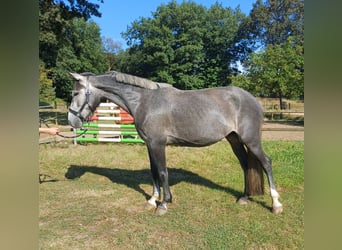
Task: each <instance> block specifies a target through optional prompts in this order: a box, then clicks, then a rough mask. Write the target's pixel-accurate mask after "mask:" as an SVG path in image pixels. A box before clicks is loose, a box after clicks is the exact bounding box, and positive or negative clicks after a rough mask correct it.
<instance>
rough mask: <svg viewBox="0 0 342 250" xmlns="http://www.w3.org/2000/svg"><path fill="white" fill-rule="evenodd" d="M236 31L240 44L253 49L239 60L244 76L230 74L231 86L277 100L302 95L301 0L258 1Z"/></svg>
mask: <svg viewBox="0 0 342 250" xmlns="http://www.w3.org/2000/svg"><path fill="white" fill-rule="evenodd" d="M239 33H242V34H243V35H242V37H243V38H242V40H241V44H240V45H243V46H245V47H246V48H248V47H249V48H252V49H253V50H254V52H252V53H250V54H249V56H248V57H246V58H244V60H243V66H244V67H245V69H246V72H245V73H244V75H242V76H233V77H232V82H233V84H234V85H237V86H241V87H243V88H245V89H247V90H249V91H251V92H252V93H253V94H255V95H258V96H267V97H278V98H279V101H280V103H281V102H282V98H283V97H287V98H299V97H303V96H304V48H303V46H304V1H303V0H284V1H277V0H268V1H265V2H262V1H261V0H258V1H257V2H256V3H255V4H254V5H253V9H252V11H251V13H250V15H249V16H248V17H247V18H246V19H244V20H243V22H242V23H241V25H240V30H239ZM240 35H241V34H240ZM256 48H258V49H256ZM280 107H282V105H280Z"/></svg>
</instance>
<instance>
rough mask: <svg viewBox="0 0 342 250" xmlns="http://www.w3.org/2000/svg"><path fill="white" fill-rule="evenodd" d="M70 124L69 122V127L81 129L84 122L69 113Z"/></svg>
mask: <svg viewBox="0 0 342 250" xmlns="http://www.w3.org/2000/svg"><path fill="white" fill-rule="evenodd" d="M68 122H69V125H70V126H72V127H73V128H81V127H82V124H83V121H82V120H81V118H80V117H78V116H76V115H75V114H73V113H70V112H69V113H68Z"/></svg>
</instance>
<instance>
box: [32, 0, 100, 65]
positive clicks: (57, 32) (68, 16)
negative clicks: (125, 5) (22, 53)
mask: <svg viewBox="0 0 342 250" xmlns="http://www.w3.org/2000/svg"><path fill="white" fill-rule="evenodd" d="M98 2H100V3H103V0H98ZM98 8H99V5H98V4H95V3H90V2H89V1H86V0H76V1H75V0H68V1H61V0H58V1H57V0H39V59H40V60H42V61H43V62H44V63H45V66H46V67H47V68H53V67H55V65H56V58H57V53H58V50H59V49H60V48H61V47H63V46H64V44H65V43H67V39H66V34H65V32H66V27H67V26H68V23H69V22H70V21H71V20H72V19H73V18H81V17H82V18H84V19H85V20H88V19H89V18H90V17H91V16H97V17H100V16H101V13H100V12H99V11H98Z"/></svg>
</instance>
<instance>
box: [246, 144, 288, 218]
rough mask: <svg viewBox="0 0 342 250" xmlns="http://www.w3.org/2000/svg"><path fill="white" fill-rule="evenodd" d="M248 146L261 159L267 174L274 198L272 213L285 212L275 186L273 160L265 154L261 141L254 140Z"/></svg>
mask: <svg viewBox="0 0 342 250" xmlns="http://www.w3.org/2000/svg"><path fill="white" fill-rule="evenodd" d="M246 145H247V147H248V149H249V150H250V151H251V152H252V153H253V154H254V155H255V156H256V157H257V158H258V159H259V161H260V162H261V165H262V166H263V168H264V170H265V172H266V174H267V178H268V183H269V186H270V190H271V197H272V212H273V213H275V214H278V213H281V212H282V211H283V205H282V204H281V203H280V202H279V197H280V196H279V194H278V192H277V190H276V187H275V184H274V179H273V174H272V161H271V159H270V158H269V157H268V156H267V155H266V154H265V152H264V150H263V149H262V146H261V142H260V140H254V141H253V142H249V143H246Z"/></svg>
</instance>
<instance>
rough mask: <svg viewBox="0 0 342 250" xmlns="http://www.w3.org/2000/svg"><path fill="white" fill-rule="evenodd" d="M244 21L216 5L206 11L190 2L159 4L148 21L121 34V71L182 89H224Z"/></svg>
mask: <svg viewBox="0 0 342 250" xmlns="http://www.w3.org/2000/svg"><path fill="white" fill-rule="evenodd" d="M243 18H244V15H243V14H242V13H241V12H240V10H236V11H233V10H232V9H230V8H223V7H222V5H220V4H214V5H213V6H212V7H211V8H209V9H207V8H205V7H204V6H202V5H198V4H196V3H194V2H192V1H184V2H183V3H182V4H177V2H176V1H171V2H170V3H168V4H166V5H164V4H162V5H161V6H159V7H158V8H157V10H156V12H154V13H153V16H152V18H140V19H139V20H136V21H134V22H133V23H132V24H131V26H130V27H129V28H128V29H127V31H126V32H125V33H123V36H124V38H125V39H126V41H127V44H128V45H129V46H130V47H129V49H128V50H127V51H126V52H125V55H124V56H122V57H121V58H122V59H123V60H125V61H124V62H122V63H121V67H122V68H121V69H122V71H124V72H127V73H132V74H135V75H140V76H142V77H146V78H149V79H152V80H157V81H165V82H168V83H173V84H174V85H175V86H176V87H178V88H181V89H196V88H204V87H212V86H224V85H227V84H229V81H228V80H227V79H228V78H227V76H228V75H229V74H230V73H231V72H232V69H231V68H230V66H231V64H232V62H234V61H235V60H236V58H237V52H236V51H235V50H234V49H233V48H234V43H235V42H236V40H235V39H236V37H235V35H236V32H237V30H238V27H239V23H240V22H241V19H243Z"/></svg>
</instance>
